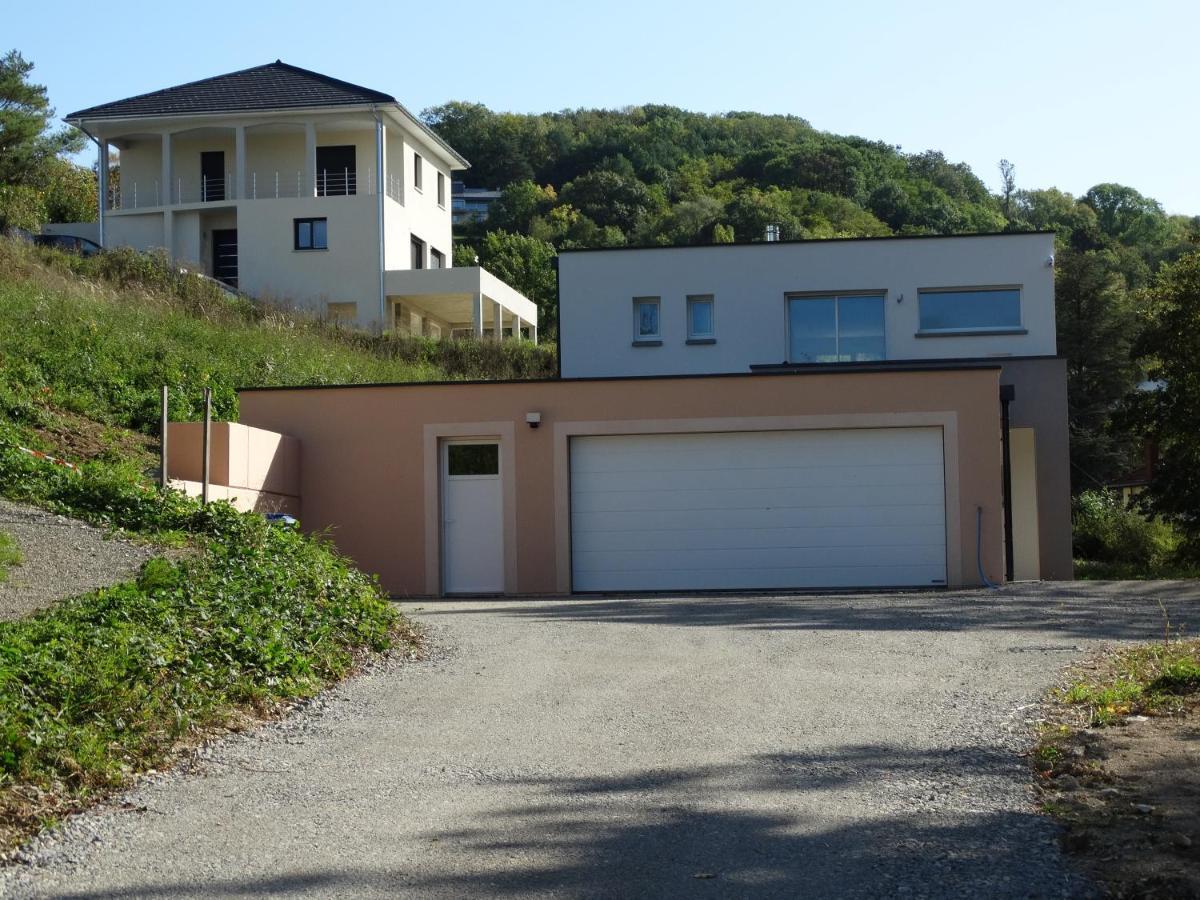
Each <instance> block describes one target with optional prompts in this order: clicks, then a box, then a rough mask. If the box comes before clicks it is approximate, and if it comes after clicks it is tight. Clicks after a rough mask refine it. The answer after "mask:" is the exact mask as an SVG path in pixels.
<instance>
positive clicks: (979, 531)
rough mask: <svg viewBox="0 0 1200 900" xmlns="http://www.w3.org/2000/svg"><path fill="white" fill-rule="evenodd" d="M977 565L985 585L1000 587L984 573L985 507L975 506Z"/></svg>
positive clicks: (994, 587)
mask: <svg viewBox="0 0 1200 900" xmlns="http://www.w3.org/2000/svg"><path fill="white" fill-rule="evenodd" d="M975 565H976V566H977V567H978V568H979V580H980V581H982V582H983V586H984V587H988V588H991V589H992V590H993V591H997V590H999V589H1000V585H998V584H993V583H992V582H991V581H989V580H988V577H987V576H986V575H984V574H983V507H982V506H977V507H975Z"/></svg>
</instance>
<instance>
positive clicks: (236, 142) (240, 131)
mask: <svg viewBox="0 0 1200 900" xmlns="http://www.w3.org/2000/svg"><path fill="white" fill-rule="evenodd" d="M229 196H230V198H231V199H233V200H241V199H243V198H245V196H246V126H245V125H238V126H236V127H235V128H234V129H233V192H232V193H231V194H230V195H229Z"/></svg>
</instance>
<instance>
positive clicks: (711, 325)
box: [687, 294, 717, 341]
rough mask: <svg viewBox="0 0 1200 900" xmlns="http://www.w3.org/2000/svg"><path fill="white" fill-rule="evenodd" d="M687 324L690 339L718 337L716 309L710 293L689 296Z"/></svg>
mask: <svg viewBox="0 0 1200 900" xmlns="http://www.w3.org/2000/svg"><path fill="white" fill-rule="evenodd" d="M687 326H688V330H687V336H688V340H690V341H697V340H712V339H713V338H714V337H716V333H717V332H716V319H715V310H714V303H713V298H712V297H711V296H710V295H708V294H705V295H703V296H697V297H688V298H687Z"/></svg>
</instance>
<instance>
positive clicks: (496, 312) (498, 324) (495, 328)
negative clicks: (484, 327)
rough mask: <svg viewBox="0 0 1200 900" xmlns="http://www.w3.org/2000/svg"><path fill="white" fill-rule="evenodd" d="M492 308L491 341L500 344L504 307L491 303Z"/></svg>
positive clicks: (502, 337)
mask: <svg viewBox="0 0 1200 900" xmlns="http://www.w3.org/2000/svg"><path fill="white" fill-rule="evenodd" d="M492 306H493V309H492V340H494V341H495V342H496V343H500V341H502V340H504V307H503V306H501V305H500V304H499V303H493V304H492Z"/></svg>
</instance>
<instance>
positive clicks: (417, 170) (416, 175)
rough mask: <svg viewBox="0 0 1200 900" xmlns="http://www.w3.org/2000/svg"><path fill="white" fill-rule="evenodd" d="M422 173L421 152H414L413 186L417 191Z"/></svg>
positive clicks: (419, 187) (419, 188)
mask: <svg viewBox="0 0 1200 900" xmlns="http://www.w3.org/2000/svg"><path fill="white" fill-rule="evenodd" d="M422 174H423V173H422V172H421V154H420V153H414V154H413V187H415V188H416V189H417V190H418V191H419V190H421V177H422Z"/></svg>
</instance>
